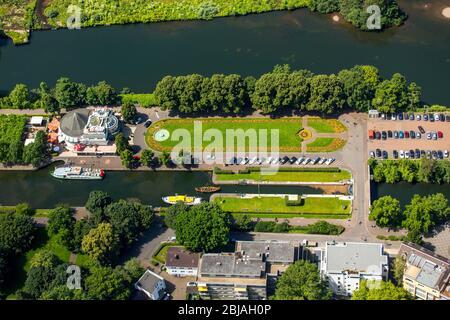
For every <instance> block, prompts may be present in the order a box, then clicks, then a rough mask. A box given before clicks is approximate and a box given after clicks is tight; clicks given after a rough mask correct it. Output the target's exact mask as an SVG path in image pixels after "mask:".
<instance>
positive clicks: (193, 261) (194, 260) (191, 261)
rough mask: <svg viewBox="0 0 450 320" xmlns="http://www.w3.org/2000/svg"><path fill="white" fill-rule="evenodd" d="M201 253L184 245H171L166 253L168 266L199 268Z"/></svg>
mask: <svg viewBox="0 0 450 320" xmlns="http://www.w3.org/2000/svg"><path fill="white" fill-rule="evenodd" d="M198 260H199V254H198V253H194V252H191V251H187V250H185V249H184V248H183V247H170V248H169V250H167V255H166V267H179V268H197V267H198Z"/></svg>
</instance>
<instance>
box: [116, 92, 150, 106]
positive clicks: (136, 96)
mask: <svg viewBox="0 0 450 320" xmlns="http://www.w3.org/2000/svg"><path fill="white" fill-rule="evenodd" d="M120 97H121V99H122V102H131V103H136V104H138V105H139V106H141V107H144V108H148V107H153V106H156V105H157V101H156V98H155V95H154V94H153V93H127V94H121V95H120Z"/></svg>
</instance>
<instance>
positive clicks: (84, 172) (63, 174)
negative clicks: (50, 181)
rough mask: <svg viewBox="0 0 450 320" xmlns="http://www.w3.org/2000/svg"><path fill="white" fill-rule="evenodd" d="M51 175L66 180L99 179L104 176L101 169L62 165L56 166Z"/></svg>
mask: <svg viewBox="0 0 450 320" xmlns="http://www.w3.org/2000/svg"><path fill="white" fill-rule="evenodd" d="M51 175H52V176H53V177H55V178H58V179H67V180H101V179H103V177H104V176H105V171H104V170H102V169H90V168H83V167H72V166H64V167H57V168H55V170H54V171H53V172H52V173H51Z"/></svg>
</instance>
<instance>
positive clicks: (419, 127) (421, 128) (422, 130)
mask: <svg viewBox="0 0 450 320" xmlns="http://www.w3.org/2000/svg"><path fill="white" fill-rule="evenodd" d="M417 128H418V129H419V131H420V133H422V134H424V133H425V129H424V128H423V127H422V126H418V127H417Z"/></svg>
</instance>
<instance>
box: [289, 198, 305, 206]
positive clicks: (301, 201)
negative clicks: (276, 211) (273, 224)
mask: <svg viewBox="0 0 450 320" xmlns="http://www.w3.org/2000/svg"><path fill="white" fill-rule="evenodd" d="M304 202H305V201H304V199H302V197H301V196H300V195H299V196H298V199H297V200H289V196H285V197H284V203H285V204H286V206H288V207H296V206H302V205H303V204H304Z"/></svg>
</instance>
